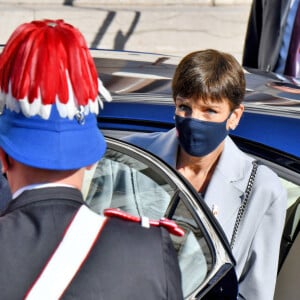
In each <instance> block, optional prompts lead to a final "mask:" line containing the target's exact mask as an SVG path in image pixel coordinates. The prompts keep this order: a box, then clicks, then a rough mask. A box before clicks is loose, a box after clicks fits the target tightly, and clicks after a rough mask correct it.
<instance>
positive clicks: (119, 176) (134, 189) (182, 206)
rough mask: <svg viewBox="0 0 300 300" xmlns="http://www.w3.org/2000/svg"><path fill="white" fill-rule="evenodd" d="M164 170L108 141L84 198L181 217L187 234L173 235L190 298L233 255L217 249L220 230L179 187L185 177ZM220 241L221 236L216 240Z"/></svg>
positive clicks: (139, 212)
mask: <svg viewBox="0 0 300 300" xmlns="http://www.w3.org/2000/svg"><path fill="white" fill-rule="evenodd" d="M126 152H127V153H126ZM162 170H164V169H163V168H162V166H161V165H160V162H159V163H156V164H154V163H153V164H152V163H151V160H150V161H148V162H145V161H141V159H140V158H138V157H136V155H135V153H134V152H130V151H127V150H126V149H125V148H122V149H116V148H112V147H111V146H109V147H108V149H107V151H106V154H105V157H104V158H103V159H101V160H100V161H99V162H98V164H96V166H95V167H94V168H93V169H91V170H90V171H88V172H87V173H86V175H85V180H84V187H83V193H84V196H85V201H86V202H87V203H88V204H89V206H90V207H91V208H92V209H93V210H94V211H96V212H98V213H102V212H103V210H104V209H105V208H111V207H114V208H120V209H122V210H124V211H126V212H128V213H130V214H133V215H136V216H146V217H149V218H150V219H160V218H162V217H164V216H167V217H169V218H171V219H173V220H174V221H176V222H177V223H178V224H179V225H180V226H181V227H182V228H183V229H184V230H185V235H184V237H177V236H174V235H171V238H172V240H173V243H174V246H175V249H176V251H177V254H178V260H179V265H180V268H181V272H182V287H183V292H184V296H185V297H186V298H187V297H188V299H190V297H191V298H192V297H195V296H196V295H197V294H198V293H199V292H201V289H202V288H203V286H205V284H206V285H207V283H208V282H209V281H210V280H211V279H212V277H213V276H214V275H215V273H216V272H217V271H218V268H219V267H220V266H221V265H222V264H223V263H225V261H227V262H229V257H228V256H227V254H226V252H225V251H223V252H222V251H221V252H222V255H220V257H222V258H221V259H220V257H219V256H217V255H216V252H217V251H216V249H215V248H220V245H218V246H214V245H213V242H212V240H211V234H212V233H213V236H214V237H217V235H216V233H215V232H214V231H213V229H212V228H211V227H210V226H211V224H210V221H209V220H207V218H206V216H205V214H204V213H203V212H202V211H201V210H199V206H197V203H196V202H195V199H189V197H190V196H188V195H187V193H188V192H187V191H185V189H184V188H183V187H182V186H180V184H181V185H182V182H181V181H178V180H179V179H178V178H177V177H176V178H175V177H172V176H174V174H173V173H170V174H168V173H167V174H166V173H164V172H163V171H162ZM175 179H176V180H177V183H176V184H175V183H174V180H175ZM193 205H195V206H193ZM210 231H211V232H210ZM217 241H218V239H217V238H216V239H215V241H214V242H217ZM218 252H220V251H219V250H218ZM223 259H224V261H223Z"/></svg>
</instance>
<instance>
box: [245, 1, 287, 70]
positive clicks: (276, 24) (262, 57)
mask: <svg viewBox="0 0 300 300" xmlns="http://www.w3.org/2000/svg"><path fill="white" fill-rule="evenodd" d="M290 2H291V0H253V2H252V7H251V11H250V16H249V21H248V28H247V32H246V38H245V44H244V53H243V59H242V64H243V66H245V67H250V68H258V69H262V70H265V71H267V72H270V71H274V70H275V68H276V65H277V61H278V56H279V52H280V48H281V43H282V39H283V34H284V29H285V22H286V19H287V15H288V12H289V6H290Z"/></svg>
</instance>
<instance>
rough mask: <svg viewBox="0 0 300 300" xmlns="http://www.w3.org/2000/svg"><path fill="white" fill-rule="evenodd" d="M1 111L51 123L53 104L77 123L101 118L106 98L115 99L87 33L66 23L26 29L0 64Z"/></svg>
mask: <svg viewBox="0 0 300 300" xmlns="http://www.w3.org/2000/svg"><path fill="white" fill-rule="evenodd" d="M0 69H1V72H0V109H1V111H2V110H3V109H4V108H5V107H6V108H7V109H9V110H11V111H15V112H17V113H19V112H22V113H23V114H24V115H25V116H26V117H31V116H36V115H39V116H40V117H42V118H43V119H48V118H49V116H50V113H51V109H52V106H53V105H56V107H57V110H58V112H59V115H60V116H61V117H63V118H69V119H73V118H74V116H76V115H77V114H78V112H81V113H82V112H83V113H84V114H85V115H87V114H89V113H95V114H98V111H99V105H100V107H102V106H103V102H102V100H101V97H100V95H101V96H102V97H103V98H104V100H106V101H110V100H111V95H110V93H109V91H107V90H106V89H105V87H104V86H103V84H102V82H101V81H100V79H99V78H98V74H97V70H96V67H95V64H94V62H93V59H92V57H91V55H90V52H89V50H88V48H87V45H86V42H85V40H84V37H83V36H82V34H81V33H80V32H79V31H78V30H77V29H76V28H74V27H73V26H72V25H70V24H67V23H65V22H64V21H63V20H43V21H33V22H31V23H25V24H22V25H20V26H19V27H18V28H17V29H16V30H15V32H14V33H13V34H12V35H11V37H10V38H9V40H8V42H7V44H6V46H5V48H4V50H3V52H2V54H1V60H0Z"/></svg>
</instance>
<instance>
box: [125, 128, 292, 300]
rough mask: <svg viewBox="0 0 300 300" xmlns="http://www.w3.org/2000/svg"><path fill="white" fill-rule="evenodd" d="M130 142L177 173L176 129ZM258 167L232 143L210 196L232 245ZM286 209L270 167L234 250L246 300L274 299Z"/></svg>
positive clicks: (260, 176)
mask: <svg viewBox="0 0 300 300" xmlns="http://www.w3.org/2000/svg"><path fill="white" fill-rule="evenodd" d="M124 140H126V141H128V142H130V143H132V144H135V145H137V146H140V147H142V148H145V149H147V150H148V151H150V152H152V153H154V154H156V155H157V156H158V157H160V158H161V159H163V160H164V161H165V162H167V163H168V164H169V165H171V166H172V167H174V168H175V167H176V157H177V149H178V141H177V137H176V131H175V129H172V130H170V131H168V132H164V133H161V132H156V133H150V134H134V135H131V136H129V137H125V138H124ZM252 161H253V159H252V158H251V157H250V156H248V155H246V154H245V153H244V152H242V151H241V150H239V149H238V147H237V146H236V145H235V144H234V143H233V141H232V140H231V138H230V137H227V138H226V139H225V147H224V150H223V152H222V154H221V157H220V159H219V161H218V164H217V166H216V169H215V171H214V174H213V176H212V178H211V181H210V183H209V185H208V187H207V190H206V193H205V196H204V201H205V202H206V203H207V205H208V206H209V207H212V206H215V207H216V206H217V207H218V215H217V216H216V217H217V219H218V221H219V222H220V224H221V226H222V227H223V230H224V232H225V234H226V236H227V238H228V240H229V241H230V239H231V235H232V232H233V227H234V223H235V220H236V216H237V212H238V209H239V207H240V205H241V201H242V199H243V197H244V192H245V189H246V186H247V182H248V179H249V176H250V173H251V169H252ZM286 205H287V194H286V190H285V189H284V188H283V186H282V185H281V182H280V179H279V178H278V176H277V175H276V174H275V173H274V172H273V171H272V170H270V169H269V168H268V167H266V166H263V165H260V166H259V167H258V171H257V175H256V179H255V183H254V186H253V190H252V194H251V198H250V199H249V203H248V206H247V212H246V214H245V216H244V219H243V221H242V224H241V225H240V228H239V231H238V235H237V237H236V242H235V245H234V248H233V254H234V256H235V259H236V262H237V266H236V270H237V275H238V278H239V283H240V286H239V290H240V292H239V293H240V299H250V300H251V299H255V300H268V299H270V300H271V299H273V293H274V288H275V282H276V276H277V265H278V255H279V247H280V241H281V234H282V230H283V225H284V220H285V212H286Z"/></svg>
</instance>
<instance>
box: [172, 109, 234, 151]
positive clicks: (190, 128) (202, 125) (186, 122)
mask: <svg viewBox="0 0 300 300" xmlns="http://www.w3.org/2000/svg"><path fill="white" fill-rule="evenodd" d="M230 115H231V114H230ZM230 115H229V116H228V118H227V119H226V120H225V121H224V122H208V121H201V120H198V119H194V118H184V117H180V116H177V115H175V125H176V129H177V134H178V139H179V144H180V146H181V147H182V148H183V149H184V151H185V152H187V153H188V154H190V155H192V156H199V157H200V156H205V155H207V154H209V153H210V152H212V151H213V150H215V149H216V148H217V147H218V146H219V145H220V144H221V142H222V141H223V140H224V139H225V137H226V136H227V135H228V132H229V130H227V128H226V122H227V120H228V119H229V117H230Z"/></svg>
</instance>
